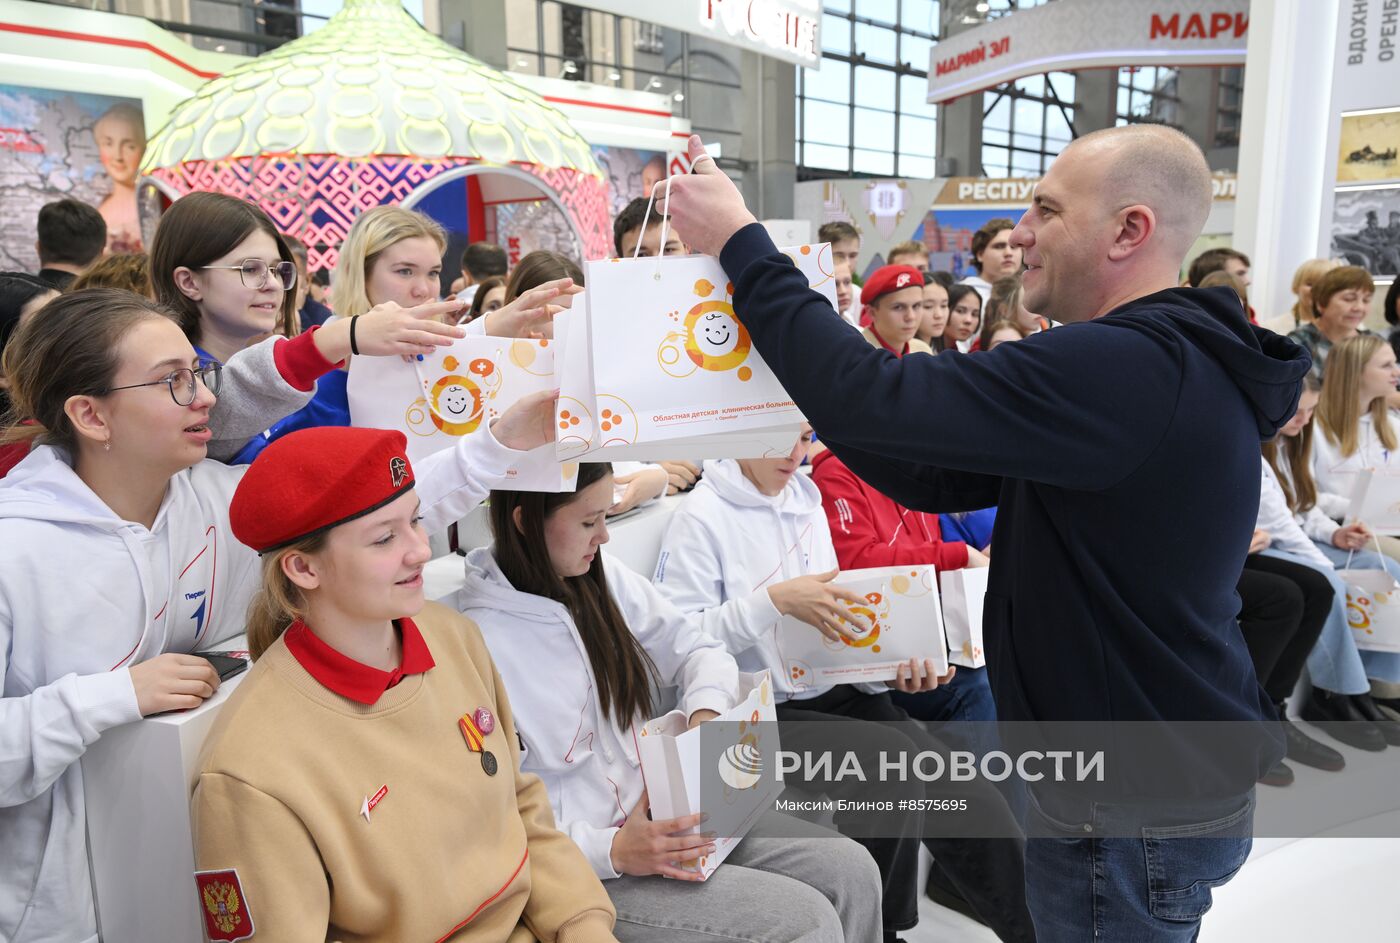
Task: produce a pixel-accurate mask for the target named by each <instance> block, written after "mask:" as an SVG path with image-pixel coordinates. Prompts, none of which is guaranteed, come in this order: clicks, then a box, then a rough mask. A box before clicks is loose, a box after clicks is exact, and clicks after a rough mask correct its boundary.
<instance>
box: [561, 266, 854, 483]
mask: <svg viewBox="0 0 1400 943" xmlns="http://www.w3.org/2000/svg"><path fill="white" fill-rule="evenodd" d="M783 251H784V252H785V253H787V255H788V256H789V257H790V258H792V259H793V261H794V264H796V265H797V267H798V268H799V269H800V270H801V271H802V272H803V273H804V274H805V275H806V276H807V280H808V283H809V284H810V285H811V286H812V287H813V288H815V289H816V290H817V291H819V292H821V293H822V294H823V295H825V296H826V298H827V300H828V301H830V302H831V305H832V311H833V312H834V311H835V308H836V280H835V276H834V271H835V270H834V268H833V267H832V264H831V247H830V246H828V245H825V244H822V245H815V246H796V247H793V248H789V249H785V250H783ZM586 274H587V281H588V290H587V291H586V292H584V293H583V294H582V295H580V296H577V297H575V299H574V303H573V307H572V309H571V311H570V312H569V314H567V315H562V316H561V317H562V318H563V319H564V321H565V325H564V327H565V329H564V330H563V331H562V332H561V331H560V330H559V329H558V327H556V330H555V336H556V337H561V336H562V337H563V338H564V339H565V353H564V359H563V360H562V361H561V362H562V363H563V364H564V368H563V370H562V371H561V376H560V396H559V414H558V419H559V441H558V454H559V456H560V457H561V458H565V459H580V458H582V457H583V456H585V455H587V456H591V457H592V459H593V460H594V461H612V460H622V459H632V460H642V461H660V460H667V459H696V458H767V457H779V456H783V455H786V454H788V452H789V451H791V449H792V446H793V445H794V444H795V443H796V441H797V438H798V435H799V434H800V425H801V423H802V414H801V413H800V412H799V411H798V409H797V407H796V405H794V404H793V402H792V398H791V397H790V396H788V395H787V392H786V391H785V390H783V388H782V385H781V384H779V383H778V380H777V378H776V377H775V376H774V375H773V372H772V371H771V370H770V369H769V368H768V365H767V364H765V363H764V362H763V358H762V357H760V356H759V355H758V352H757V351H755V350H754V349H753V346H752V343H751V341H750V339H749V334H748V331H747V330H746V329H745V328H744V326H743V325H742V324H741V323H740V322H739V319H738V317H737V316H736V315H735V313H734V308H733V304H732V302H733V290H734V289H733V285H732V284H731V283H730V282H729V280H728V278H727V277H726V275H725V273H724V270H723V269H722V268H721V267H720V264H719V261H718V260H717V259H714V258H712V257H710V256H699V255H697V256H684V257H680V258H676V257H671V258H665V257H663V258H647V259H636V258H634V259H609V260H605V261H597V262H589V263H588V264H587V266H586ZM583 460H585V461H586V460H587V459H583Z"/></svg>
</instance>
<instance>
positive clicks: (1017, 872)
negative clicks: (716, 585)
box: [777, 685, 1035, 941]
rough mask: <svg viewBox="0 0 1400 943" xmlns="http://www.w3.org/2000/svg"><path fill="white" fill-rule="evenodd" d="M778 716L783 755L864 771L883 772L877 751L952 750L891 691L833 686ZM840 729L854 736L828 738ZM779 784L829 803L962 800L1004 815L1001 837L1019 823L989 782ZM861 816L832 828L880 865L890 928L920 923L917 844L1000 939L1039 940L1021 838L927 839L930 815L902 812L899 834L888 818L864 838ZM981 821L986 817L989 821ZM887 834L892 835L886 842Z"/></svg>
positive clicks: (796, 780)
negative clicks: (849, 758)
mask: <svg viewBox="0 0 1400 943" xmlns="http://www.w3.org/2000/svg"><path fill="white" fill-rule="evenodd" d="M777 713H778V722H779V725H780V728H781V729H780V733H781V737H782V745H783V750H784V751H785V752H787V751H796V752H799V753H813V754H820V753H825V752H828V751H837V752H842V753H844V752H846V751H850V752H852V753H855V754H856V755H857V756H858V757H859V760H860V763H861V765H862V767H863V768H864V769H865V770H867V771H874V770H878V769H879V768H880V760H879V757H880V756H881V754H884V755H886V756H894V755H898V754H903V755H906V756H910V757H912V756H913V755H914V754H916V753H918V752H920V751H933V752H938V753H942V754H945V755H946V754H947V752H948V747H947V746H946V745H945V744H943V743H941V742H940V741H939V740H938V739H937V738H935V737H934V736H933V735H932V734H930V733H928V731H927V730H925V729H924V727H923V725H922V724H919V723H910V722H909V721H910V720H911V718H910V716H909V714H907V713H906V712H905V711H904V710H903V709H902V708H900V707H898V706H897V705H896V704H895V703H894V702H893V700H891V698H890V695H889V694H888V693H881V694H867V693H865V692H863V691H861V690H859V689H857V688H855V687H852V686H850V685H839V686H837V687H835V688H832V689H831V690H830V691H828V692H826V693H825V694H822V695H820V696H819V697H814V698H810V699H807V700H790V701H786V702H784V703H782V704H779V705H778V708H777ZM813 721H820V722H821V723H812V722H813ZM852 721H864V722H865V723H861V724H859V728H858V730H854V731H852V730H851V729H850V728H851V727H853V726H855V725H853V724H852ZM896 724H897V726H896ZM836 725H840V726H841V727H842V729H843V730H846V731H850V732H847V733H843V734H842V735H840V736H833V730H834V729H835V726H836ZM784 779H785V780H786V781H787V782H789V783H790V784H794V785H796V786H797V787H798V788H799V789H805V790H806V791H808V792H817V791H819V792H822V793H824V794H826V795H827V796H828V797H830V798H832V799H853V800H870V799H881V798H890V799H892V800H894V801H898V799H900V798H904V799H911V798H928V799H949V798H966V799H967V800H968V802H969V803H975V805H976V808H978V809H981V810H983V811H984V812H985V811H986V810H988V809H992V810H994V812H993V814H994V815H997V816H1002V817H1003V818H1002V819H1001V821H1002V827H1001V828H999V829H998V831H997V833H998V834H1012V833H1013V832H1014V831H1016V827H1015V820H1014V818H1013V817H1012V814H1011V812H1010V810H1009V809H1007V807H1006V803H1005V800H1003V799H1002V797H1001V794H1000V793H999V792H998V791H997V790H996V788H995V787H994V786H992V785H991V784H989V783H986V782H981V781H976V782H972V783H951V782H947V781H943V780H940V781H936V782H931V783H922V782H919V781H917V780H914V781H911V782H903V783H881V782H874V781H867V782H862V781H860V780H858V779H853V778H837V777H833V778H832V779H831V780H830V781H822V782H812V783H810V784H807V785H806V786H805V787H804V785H803V784H802V782H801V779H800V777H795V776H793V775H792V774H790V773H789V774H786V775H785V777H784ZM859 817H860V814H859V813H854V814H846V813H842V812H839V811H838V812H837V813H836V815H835V821H836V826H837V828H838V829H840V830H841V831H842V832H843V834H847V835H849V836H850V837H851V838H853V839H855V840H856V841H858V842H860V843H861V844H862V845H864V846H865V847H866V848H867V849H868V850H869V851H870V854H871V856H872V857H873V858H874V859H875V863H876V865H877V866H878V867H879V869H880V878H881V881H882V882H883V891H884V898H883V903H884V923H885V928H886V929H887V930H907V929H909V928H910V927H912V926H914V925H915V924H916V923H918V919H919V914H918V907H919V897H920V892H921V889H920V888H919V886H918V873H919V843H920V842H923V844H924V845H925V846H926V847H927V848H928V849H929V851H930V852H932V853H933V856H934V858H935V859H936V860H937V862H938V865H939V867H940V868H941V869H942V870H943V873H944V874H945V875H946V876H947V877H948V879H949V881H950V883H952V884H953V886H954V888H955V889H956V890H957V891H958V893H959V894H960V895H961V896H962V898H963V899H964V900H966V901H967V902H968V904H969V905H970V906H971V907H972V908H973V909H974V910H975V911H976V912H977V914H978V915H979V916H980V917H981V918H982V920H983V921H984V922H985V923H986V924H987V926H989V927H991V929H992V930H993V931H994V932H995V933H996V934H997V936H999V937H1000V938H1001V939H1002V940H1007V941H1020V940H1025V941H1032V940H1034V939H1035V930H1034V927H1033V925H1032V923H1031V917H1030V912H1029V911H1028V910H1027V909H1026V889H1025V873H1026V871H1025V841H1024V839H1022V838H949V837H940V836H938V835H935V834H925V833H926V832H936V831H937V823H936V822H935V821H933V817H932V816H930V820H929V821H928V822H927V823H926V822H925V821H924V816H923V815H922V814H920V813H918V812H908V813H900V818H899V822H898V827H897V828H896V827H894V824H893V823H894V820H893V819H892V818H887V819H884V820H882V822H883V823H884V824H885V826H886V827H885V828H884V829H882V830H881V836H882V837H870V836H867V835H862V834H860V831H861V826H860V825H859V824H857V823H856V821H855V820H856V819H858V818H859ZM982 818H983V820H984V821H985V819H986V816H985V815H984V816H983V817H982ZM867 824H868V821H867ZM848 828H849V830H848ZM892 833H894V837H886V836H891V834H892Z"/></svg>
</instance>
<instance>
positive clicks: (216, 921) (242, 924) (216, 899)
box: [194, 869, 253, 941]
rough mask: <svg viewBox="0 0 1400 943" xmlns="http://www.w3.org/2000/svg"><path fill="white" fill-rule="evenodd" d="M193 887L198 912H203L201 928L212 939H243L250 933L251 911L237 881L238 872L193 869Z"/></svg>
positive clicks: (251, 924) (247, 937)
mask: <svg viewBox="0 0 1400 943" xmlns="http://www.w3.org/2000/svg"><path fill="white" fill-rule="evenodd" d="M194 881H195V887H196V889H197V890H198V891H199V903H200V912H201V913H202V914H204V932H205V933H207V934H208V935H209V939H210V940H214V941H234V940H247V939H249V938H251V937H252V935H253V911H252V910H251V909H249V907H248V899H247V898H246V897H245V896H243V886H242V885H241V884H239V883H238V872H237V871H236V870H233V869H230V870H228V871H196V872H195V873H194Z"/></svg>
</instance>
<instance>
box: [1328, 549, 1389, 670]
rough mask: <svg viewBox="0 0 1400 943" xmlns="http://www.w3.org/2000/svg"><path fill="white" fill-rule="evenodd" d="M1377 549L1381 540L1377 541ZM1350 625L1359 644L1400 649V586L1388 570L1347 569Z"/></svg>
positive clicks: (1373, 648)
mask: <svg viewBox="0 0 1400 943" xmlns="http://www.w3.org/2000/svg"><path fill="white" fill-rule="evenodd" d="M1376 544H1377V552H1379V550H1380V541H1377V542H1376ZM1340 576H1341V577H1342V579H1343V580H1345V581H1346V584H1347V624H1348V625H1350V626H1351V632H1352V637H1353V638H1355V639H1356V647H1357V648H1360V649H1365V650H1367V651H1373V652H1400V585H1397V584H1396V582H1395V578H1394V577H1392V576H1391V575H1390V574H1389V573H1387V572H1386V571H1385V570H1353V569H1349V568H1348V569H1344V570H1342V571H1341V573H1340Z"/></svg>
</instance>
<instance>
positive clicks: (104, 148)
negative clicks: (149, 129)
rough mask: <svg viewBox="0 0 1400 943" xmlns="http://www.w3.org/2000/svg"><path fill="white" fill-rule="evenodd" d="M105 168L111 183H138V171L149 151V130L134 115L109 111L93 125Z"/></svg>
mask: <svg viewBox="0 0 1400 943" xmlns="http://www.w3.org/2000/svg"><path fill="white" fill-rule="evenodd" d="M92 136H93V138H94V139H96V141H97V152H98V156H99V157H101V159H102V168H103V169H104V170H106V171H107V176H109V177H111V178H112V182H113V183H116V184H119V185H120V186H124V187H132V186H135V185H136V172H137V170H139V169H140V167H141V157H142V155H144V154H145V153H146V131H145V128H143V127H142V126H141V123H140V122H139V121H137V120H135V119H134V118H133V117H132V116H130V115H126V114H122V113H121V112H109V113H107V114H105V115H103V116H102V117H101V118H99V119H97V123H96V124H95V125H93V126H92Z"/></svg>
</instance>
